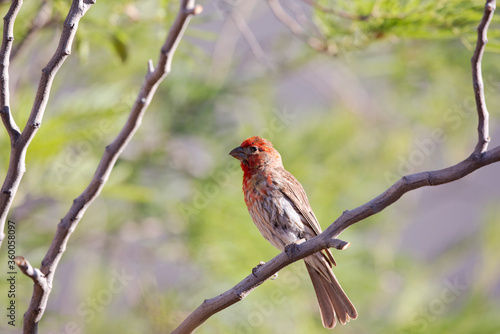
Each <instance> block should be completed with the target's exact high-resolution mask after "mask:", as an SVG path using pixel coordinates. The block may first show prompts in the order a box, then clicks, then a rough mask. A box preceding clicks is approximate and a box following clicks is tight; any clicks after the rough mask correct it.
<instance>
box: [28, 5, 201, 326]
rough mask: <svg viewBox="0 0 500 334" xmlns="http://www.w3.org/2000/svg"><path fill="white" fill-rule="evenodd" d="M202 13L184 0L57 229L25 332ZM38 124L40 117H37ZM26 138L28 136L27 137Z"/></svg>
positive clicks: (41, 309) (35, 320)
mask: <svg viewBox="0 0 500 334" xmlns="http://www.w3.org/2000/svg"><path fill="white" fill-rule="evenodd" d="M201 11H202V7H201V6H195V4H194V0H183V1H181V6H180V10H179V13H178V15H177V17H176V19H175V21H174V23H173V25H172V27H171V29H170V31H169V33H168V36H167V38H166V41H165V43H164V44H163V46H162V48H161V52H160V56H159V59H158V66H157V67H156V69H155V68H153V64H152V62H151V61H149V62H148V69H147V74H146V78H145V80H144V83H143V85H142V88H141V90H140V92H139V94H138V96H137V99H136V101H135V103H134V105H133V106H132V110H131V111H130V114H129V118H128V120H127V121H126V123H125V125H124V126H123V128H122V130H121V131H120V133H119V134H118V135H117V137H116V138H115V139H114V140H113V142H112V143H111V144H109V145H108V146H106V149H105V152H104V154H103V156H102V158H101V161H100V163H99V165H98V167H97V169H96V171H95V174H94V176H93V178H92V180H91V181H90V184H89V185H88V187H87V188H86V189H85V190H84V191H83V192H82V193H81V194H80V195H79V196H78V197H77V198H76V199H75V200H74V201H73V204H72V206H71V207H70V209H69V211H68V213H67V214H66V216H64V218H63V219H61V222H60V223H59V224H58V226H57V230H56V234H55V236H54V238H53V240H52V243H51V245H50V248H49V250H48V251H47V254H46V255H45V258H44V259H43V261H42V266H41V270H40V271H41V273H42V274H43V275H45V277H46V280H47V284H46V285H45V286H40V285H37V284H35V285H34V288H33V295H32V299H31V303H30V306H29V309H28V311H26V313H25V314H24V332H25V333H34V332H36V331H37V327H38V323H39V322H40V319H41V318H42V316H43V314H44V311H45V308H46V305H47V301H48V298H49V295H50V292H51V289H52V282H53V280H54V275H55V272H56V269H57V265H58V264H59V261H60V259H61V257H62V255H63V254H64V251H65V250H66V246H67V243H68V240H69V238H70V236H71V234H72V233H73V231H74V230H75V228H76V227H77V225H78V223H79V222H80V220H81V218H82V217H83V215H84V214H85V211H86V210H87V208H88V207H89V206H90V205H91V204H92V202H93V201H94V199H95V198H96V197H97V196H98V195H99V194H100V192H101V190H102V188H103V187H104V185H105V184H106V182H107V180H108V178H109V175H110V173H111V170H112V169H113V167H114V165H115V162H116V160H117V159H118V156H119V155H120V154H121V152H122V151H123V149H124V148H125V146H126V145H127V143H128V142H129V141H130V139H131V138H132V136H133V135H134V134H135V132H136V130H137V129H138V128H139V126H140V124H141V121H142V117H143V115H144V113H145V111H146V109H147V107H148V106H149V104H150V102H151V99H152V98H153V96H154V93H155V92H156V89H157V87H158V85H159V84H160V82H161V81H162V80H163V78H164V77H165V76H166V75H167V74H168V73H169V72H170V69H171V63H172V57H173V55H174V53H175V51H176V49H177V46H178V44H179V42H180V40H181V38H182V36H183V33H184V31H185V29H186V27H187V25H188V23H189V21H190V19H191V17H192V16H193V15H196V14H199V13H201ZM33 119H34V121H35V122H36V119H37V118H36V116H35V117H33ZM23 135H24V133H23Z"/></svg>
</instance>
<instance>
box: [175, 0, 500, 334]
mask: <svg viewBox="0 0 500 334" xmlns="http://www.w3.org/2000/svg"><path fill="white" fill-rule="evenodd" d="M273 1H274V0H268V2H269V3H270V4H271V3H272V2H273ZM494 8H495V1H492V0H488V1H487V4H486V7H485V12H484V16H483V19H482V20H481V24H480V25H479V29H478V30H480V36H479V38H480V39H482V42H479V41H478V45H479V46H478V48H477V49H476V52H475V54H474V55H475V57H476V53H477V57H478V60H477V61H473V63H475V64H477V67H473V71H476V73H479V79H480V73H481V65H480V58H481V56H482V52H483V51H484V43H485V38H486V30H487V28H488V23H489V22H490V21H491V15H492V13H493V10H494ZM473 59H474V58H473ZM480 88H481V89H480V90H478V89H476V85H474V92H475V94H476V93H478V94H480V93H481V92H482V90H483V87H482V81H481V85H480ZM477 108H478V116H479V119H480V124H482V129H481V130H480V136H479V139H478V146H479V147H481V148H483V149H484V152H482V154H479V155H478V154H477V148H476V149H475V150H474V152H473V153H472V154H471V155H470V156H469V157H468V158H467V159H465V160H463V161H462V162H459V163H458V164H456V165H453V166H451V167H448V168H444V169H440V170H435V171H428V172H423V173H416V174H411V175H407V176H403V177H402V178H401V179H400V180H398V181H397V182H396V183H394V184H393V185H392V186H391V187H390V188H388V189H387V190H386V191H384V192H383V193H382V194H380V195H379V196H378V197H376V198H374V199H373V200H371V201H369V202H367V203H365V204H364V205H362V206H360V207H357V208H355V209H353V210H351V211H349V210H346V211H344V212H343V213H342V215H341V216H340V217H339V218H338V219H336V220H335V221H334V222H333V223H332V224H331V225H330V226H329V227H328V228H327V229H326V230H325V231H324V232H323V233H321V234H320V235H318V236H317V237H315V238H313V239H310V240H308V241H306V242H304V243H302V244H300V245H297V246H296V249H295V251H294V253H293V259H291V258H289V257H288V256H287V254H286V252H282V253H280V254H279V255H278V256H276V257H274V258H273V259H271V260H270V261H269V262H267V263H265V264H264V265H262V266H260V267H259V268H258V270H256V272H254V273H252V274H250V275H248V276H247V277H246V278H245V279H244V280H242V281H241V282H239V283H238V284H237V285H235V286H234V287H233V288H231V289H229V290H227V291H226V292H224V293H222V294H220V295H218V296H217V297H214V298H212V299H207V300H205V301H204V302H203V303H202V304H201V305H200V306H198V307H197V308H196V309H195V310H194V311H193V313H191V314H190V315H189V316H188V317H187V318H186V319H185V320H184V321H183V322H182V323H181V324H180V325H179V327H177V329H175V330H174V331H173V334H174V333H175V334H188V333H193V332H194V331H195V330H196V328H198V327H199V326H200V325H201V324H203V322H205V321H206V320H207V319H208V318H210V317H211V316H212V315H214V314H215V313H217V312H219V311H221V310H223V309H225V308H227V307H229V306H231V305H232V304H234V303H236V302H238V301H240V300H242V299H243V298H245V297H246V296H247V295H248V294H249V293H250V292H252V291H253V290H254V289H255V288H257V287H258V286H259V285H260V284H262V283H263V282H264V281H266V280H267V279H269V278H270V277H271V276H273V275H274V274H275V273H276V272H278V271H279V270H280V269H282V268H284V267H286V266H287V265H289V264H291V263H292V262H295V261H298V260H300V259H302V258H304V257H306V256H309V255H311V254H314V253H316V252H318V251H320V250H322V249H325V248H328V247H332V246H336V248H337V249H343V248H345V247H346V246H347V245H346V243H345V242H343V243H339V241H338V239H335V238H337V236H338V235H340V233H342V231H344V230H345V229H346V228H348V227H349V226H351V225H353V224H355V223H357V222H360V221H362V220H364V219H366V218H368V217H370V216H372V215H375V214H377V213H379V212H380V211H382V210H384V209H385V208H387V207H388V206H390V205H391V204H393V203H395V202H396V201H397V200H398V199H399V198H401V196H403V195H404V194H405V193H407V192H409V191H412V190H414V189H418V188H421V187H426V186H436V185H440V184H444V183H449V182H453V181H456V180H458V179H461V178H463V177H465V176H466V175H469V174H470V173H472V172H474V171H476V170H478V169H480V168H482V167H484V166H486V165H489V164H492V163H495V162H499V161H500V146H497V147H495V148H494V149H492V150H489V151H486V146H484V143H485V137H484V133H486V134H487V133H488V122H487V113H486V104H485V102H484V98H483V100H481V103H480V104H478V105H477ZM485 113H486V121H485V120H484V118H485V116H484V115H485ZM481 134H483V135H481ZM486 144H487V143H486Z"/></svg>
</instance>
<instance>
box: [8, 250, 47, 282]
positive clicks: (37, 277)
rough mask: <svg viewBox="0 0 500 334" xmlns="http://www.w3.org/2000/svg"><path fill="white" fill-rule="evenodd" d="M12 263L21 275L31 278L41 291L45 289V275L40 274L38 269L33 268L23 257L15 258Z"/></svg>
mask: <svg viewBox="0 0 500 334" xmlns="http://www.w3.org/2000/svg"><path fill="white" fill-rule="evenodd" d="M14 262H16V264H17V266H18V267H19V269H21V271H22V272H23V274H25V275H26V276H28V277H29V278H31V279H32V280H33V282H34V283H35V284H36V285H39V286H40V287H41V288H42V289H43V288H45V286H46V285H47V280H46V279H45V275H44V274H42V272H41V271H40V270H39V269H38V268H33V267H32V266H31V264H30V263H29V262H28V260H26V259H25V258H24V257H23V256H16V257H15V258H14Z"/></svg>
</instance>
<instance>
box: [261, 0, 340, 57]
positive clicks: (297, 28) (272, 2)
mask: <svg viewBox="0 0 500 334" xmlns="http://www.w3.org/2000/svg"><path fill="white" fill-rule="evenodd" d="M267 3H268V4H269V8H271V11H272V12H273V14H274V16H275V17H276V18H277V19H278V20H279V21H281V22H282V23H283V24H284V25H285V26H286V27H287V28H288V29H289V30H290V31H291V32H292V33H293V34H294V35H295V36H297V37H298V38H300V39H301V40H303V41H304V42H305V43H306V44H307V45H309V46H310V47H311V48H313V49H314V50H316V51H320V52H326V53H328V54H331V55H334V54H336V50H331V48H329V47H328V43H327V42H326V41H325V40H319V39H318V38H316V37H313V36H309V35H308V34H307V33H306V32H305V30H304V28H302V26H301V25H300V24H299V23H298V22H297V21H295V20H294V19H293V18H292V17H291V16H290V15H288V14H287V12H286V11H285V10H284V9H283V7H282V6H281V4H280V2H279V0H267Z"/></svg>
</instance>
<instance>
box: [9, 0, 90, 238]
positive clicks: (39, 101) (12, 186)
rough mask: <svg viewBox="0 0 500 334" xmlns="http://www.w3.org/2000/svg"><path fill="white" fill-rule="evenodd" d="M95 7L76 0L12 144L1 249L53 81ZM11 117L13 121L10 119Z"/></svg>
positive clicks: (87, 2) (85, 1) (86, 2)
mask: <svg viewBox="0 0 500 334" xmlns="http://www.w3.org/2000/svg"><path fill="white" fill-rule="evenodd" d="M94 3H95V0H73V2H72V4H71V8H70V9H69V12H68V16H67V17H66V20H65V21H64V23H63V30H62V33H61V39H60V40H59V45H58V47H57V49H56V51H55V53H54V55H53V56H52V58H51V59H50V61H49V62H48V64H47V66H45V67H44V68H43V69H42V75H41V78H40V82H39V84H38V89H37V92H36V97H35V101H34V104H33V108H32V109H31V114H30V116H29V118H28V121H27V122H26V125H25V127H24V129H23V131H22V133H21V134H20V135H18V136H17V138H16V140H15V141H11V151H10V161H9V168H8V170H7V176H6V177H5V180H4V183H3V185H2V188H1V192H0V246H1V245H2V241H3V239H4V238H5V233H4V229H5V221H6V219H7V215H8V213H9V210H10V207H11V205H12V201H13V200H14V197H15V195H16V193H17V189H18V188H19V184H20V183H21V179H22V178H23V175H24V173H25V171H26V150H27V149H28V146H29V144H30V142H31V140H32V139H33V137H34V136H35V134H36V132H37V131H38V128H39V127H40V125H41V123H42V118H43V114H44V112H45V108H46V106H47V101H48V100H49V95H50V90H51V87H52V81H53V80H54V77H55V75H56V73H57V71H58V70H59V68H60V67H61V65H62V64H63V63H64V61H65V60H66V58H67V57H68V56H69V55H70V53H71V45H72V43H73V38H74V37H75V34H76V30H77V28H78V22H79V21H80V19H81V18H82V17H83V16H84V15H85V13H86V12H87V10H88V9H89V8H90V7H91V6H92V5H93V4H94ZM4 34H5V31H4ZM6 59H8V58H6ZM6 111H9V115H10V109H9V110H7V109H4V110H3V112H2V114H4V113H5V112H6ZM4 117H7V116H4V115H2V119H4ZM8 117H9V118H10V119H11V116H8ZM4 124H5V121H4Z"/></svg>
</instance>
